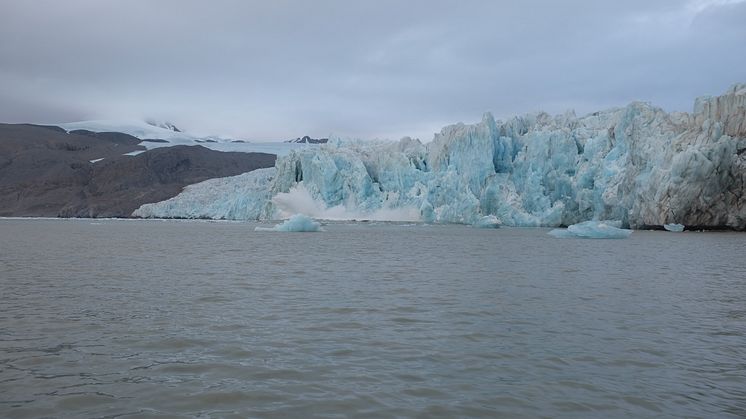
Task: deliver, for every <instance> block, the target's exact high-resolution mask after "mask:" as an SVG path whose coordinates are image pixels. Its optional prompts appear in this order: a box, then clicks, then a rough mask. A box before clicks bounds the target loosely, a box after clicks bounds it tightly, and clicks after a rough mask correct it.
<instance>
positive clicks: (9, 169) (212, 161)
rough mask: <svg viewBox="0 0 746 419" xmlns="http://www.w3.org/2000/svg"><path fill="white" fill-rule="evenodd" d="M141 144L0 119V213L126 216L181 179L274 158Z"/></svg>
mask: <svg viewBox="0 0 746 419" xmlns="http://www.w3.org/2000/svg"><path fill="white" fill-rule="evenodd" d="M140 144H141V139H139V138H136V137H133V136H131V135H128V134H125V133H121V132H92V131H88V130H73V131H71V132H70V133H68V132H67V131H66V130H65V129H62V128H60V127H52V126H34V125H25V124H0V216H49V217H57V216H61V217H128V216H130V214H131V213H132V212H133V211H134V210H135V209H137V208H138V207H139V206H141V205H143V204H145V203H149V202H158V201H162V200H165V199H168V198H170V197H173V196H175V195H176V194H178V193H179V192H181V190H182V189H183V187H184V186H186V185H188V184H192V183H196V182H200V181H203V180H206V179H210V178H215V177H223V176H231V175H237V174H239V173H244V172H249V171H251V170H254V169H257V168H263V167H271V166H273V165H274V162H275V158H276V156H275V155H273V154H266V153H225V152H218V151H213V150H209V149H207V148H204V147H201V146H183V145H182V146H173V147H166V148H157V149H153V150H147V149H146V148H145V147H144V146H142V145H140ZM127 154H130V155H127ZM132 154H137V155H132Z"/></svg>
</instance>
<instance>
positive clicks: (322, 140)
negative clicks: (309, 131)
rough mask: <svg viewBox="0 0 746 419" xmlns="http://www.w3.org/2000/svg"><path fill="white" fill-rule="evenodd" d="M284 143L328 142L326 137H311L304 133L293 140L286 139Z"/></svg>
mask: <svg viewBox="0 0 746 419" xmlns="http://www.w3.org/2000/svg"><path fill="white" fill-rule="evenodd" d="M285 142H286V143H303V144H326V143H328V142H329V139H328V138H311V137H309V136H308V135H304V136H303V137H301V138H296V139H294V140H287V141H285Z"/></svg>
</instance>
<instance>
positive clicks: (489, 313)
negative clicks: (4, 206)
mask: <svg viewBox="0 0 746 419" xmlns="http://www.w3.org/2000/svg"><path fill="white" fill-rule="evenodd" d="M257 225H259V224H256V223H235V222H206V221H141V220H50V219H46V220H45V219H38V220H19V219H3V220H0V417H8V418H32V417H71V418H72V417H74V418H98V417H112V418H113V417H123V418H144V417H163V416H165V417H177V418H178V417H185V418H188V417H197V418H206V417H231V418H242V417H257V418H313V417H337V418H346V417H359V418H376V417H382V418H389V417H422V418H458V417H489V418H501V417H505V418H542V417H546V418H743V417H746V234H744V233H698V232H684V233H668V232H660V231H656V232H652V231H651V232H648V231H637V232H635V233H634V234H632V236H631V237H630V238H629V239H624V240H583V239H557V238H553V237H551V236H549V235H547V232H548V231H549V230H548V229H517V228H502V229H498V230H480V229H474V228H469V227H464V226H426V225H394V224H385V223H378V224H365V223H361V224H329V225H326V226H325V227H324V228H325V230H326V231H324V232H320V233H279V232H264V231H262V232H257V231H254V228H255V227H256V226H257ZM265 226H267V225H266V224H265Z"/></svg>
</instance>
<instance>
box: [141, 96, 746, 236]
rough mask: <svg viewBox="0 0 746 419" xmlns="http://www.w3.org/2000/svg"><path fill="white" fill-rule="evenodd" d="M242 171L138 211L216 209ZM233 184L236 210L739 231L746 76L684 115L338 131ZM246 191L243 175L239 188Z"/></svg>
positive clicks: (639, 109)
mask: <svg viewBox="0 0 746 419" xmlns="http://www.w3.org/2000/svg"><path fill="white" fill-rule="evenodd" d="M244 181H245V180H244V179H242V178H232V179H225V180H223V181H221V182H220V184H219V185H217V184H213V185H211V189H210V193H211V198H210V202H211V206H210V207H205V206H203V207H200V204H199V202H200V200H199V199H196V197H195V195H196V194H199V193H200V192H199V191H200V190H205V187H204V186H202V185H195V186H193V187H191V189H190V191H189V194H190V195H189V197H188V199H186V198H187V197H186V196H182V195H179V196H176V197H174V198H173V199H171V200H170V201H168V204H167V205H166V204H165V203H156V204H151V205H147V206H145V207H142V208H140V210H138V211H139V213H140V214H145V213H150V214H158V216H160V217H169V216H183V215H184V214H199V216H200V217H214V218H219V217H224V215H225V212H223V213H216V212H214V211H213V209H214V208H226V207H229V206H235V205H241V203H240V196H238V195H237V194H236V193H235V192H234V191H235V190H236V188H242V186H241V185H240V183H241V182H244ZM248 188H249V189H250V191H246V190H242V191H241V194H243V195H242V196H244V195H246V194H249V195H251V196H256V197H264V198H261V199H263V200H264V201H265V202H262V205H257V204H256V203H254V202H252V203H250V205H249V206H247V207H246V208H245V209H246V210H235V211H233V212H232V214H240V218H241V219H267V218H284V217H287V216H289V215H290V214H293V213H297V212H303V213H305V214H307V215H312V216H316V217H320V218H337V219H340V218H341V219H345V218H357V219H359V218H370V219H390V220H396V219H402V220H405V219H406V220H409V219H419V220H422V221H426V222H436V223H464V224H472V223H474V222H476V221H478V220H479V219H480V218H481V217H483V216H488V215H495V216H497V217H498V218H500V219H501V220H502V222H503V224H505V225H509V226H560V225H570V224H575V223H578V222H581V221H586V220H618V221H620V222H621V223H622V224H623V225H624V226H631V227H633V228H646V227H651V226H661V225H663V224H666V223H680V224H684V225H686V226H687V227H689V228H731V229H737V230H746V193H745V192H744V191H746V85H743V84H741V85H735V86H733V87H732V88H730V89H729V90H728V91H727V92H725V94H723V95H721V96H718V97H703V98H699V99H697V100H696V102H695V106H694V112H692V113H667V112H665V111H663V110H662V109H660V108H657V107H654V106H652V105H650V104H647V103H641V102H635V103H632V104H630V105H628V106H626V107H624V108H616V109H610V110H606V111H601V112H594V113H592V114H589V115H585V116H583V117H576V116H575V114H574V113H572V112H570V113H566V114H564V115H558V116H550V115H548V114H546V113H537V114H530V115H525V116H519V117H514V118H511V119H509V120H507V121H504V122H503V121H496V120H495V119H494V118H493V117H492V115H490V114H486V115H484V117H483V118H482V121H481V122H479V123H477V124H472V125H466V124H462V123H459V124H456V125H451V126H448V127H445V128H444V129H443V130H442V131H441V132H440V133H439V134H437V135H436V136H435V138H434V140H433V141H432V142H431V143H428V144H422V143H420V142H419V141H417V140H412V139H409V138H404V139H402V140H401V141H399V142H347V143H343V142H335V143H333V144H332V143H330V144H325V145H321V146H318V147H314V148H303V149H298V150H293V151H291V152H290V153H289V154H287V155H285V156H282V157H280V158H279V159H278V161H277V163H276V172H275V173H274V174H273V175H272V180H271V182H268V183H266V184H260V183H256V184H251V185H250V186H249V187H248ZM243 189H246V185H243Z"/></svg>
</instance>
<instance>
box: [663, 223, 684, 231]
mask: <svg viewBox="0 0 746 419" xmlns="http://www.w3.org/2000/svg"><path fill="white" fill-rule="evenodd" d="M663 228H665V229H666V231H672V232H674V233H681V232H682V231H684V224H663Z"/></svg>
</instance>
